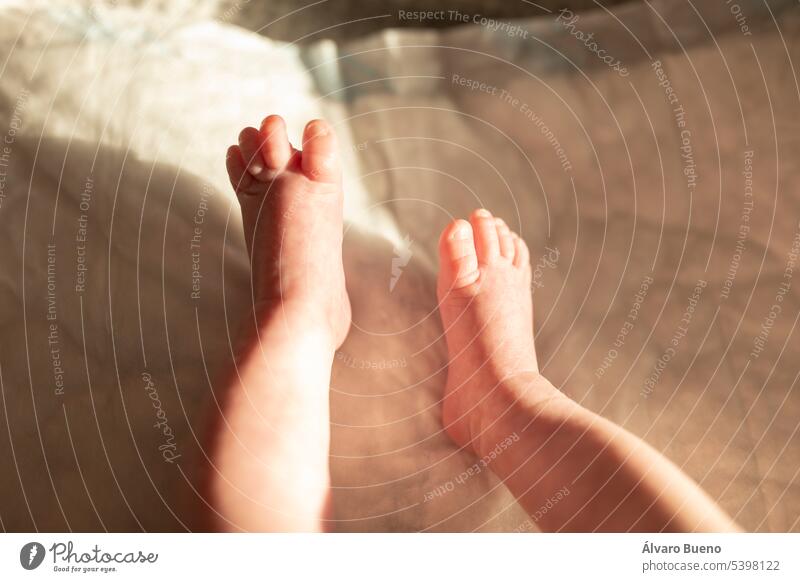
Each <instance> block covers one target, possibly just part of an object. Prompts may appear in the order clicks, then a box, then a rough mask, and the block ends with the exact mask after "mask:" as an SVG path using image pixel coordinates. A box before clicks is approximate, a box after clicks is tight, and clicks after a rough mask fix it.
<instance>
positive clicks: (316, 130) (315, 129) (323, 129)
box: [308, 121, 328, 137]
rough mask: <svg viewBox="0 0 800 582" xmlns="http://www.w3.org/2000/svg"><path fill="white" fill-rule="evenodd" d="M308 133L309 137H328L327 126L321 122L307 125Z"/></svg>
mask: <svg viewBox="0 0 800 582" xmlns="http://www.w3.org/2000/svg"><path fill="white" fill-rule="evenodd" d="M308 132H309V133H310V134H311V137H321V136H323V135H328V125H327V124H326V123H325V122H323V121H312V122H311V124H310V125H309V128H308Z"/></svg>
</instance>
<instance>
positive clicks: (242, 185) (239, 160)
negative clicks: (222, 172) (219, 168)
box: [225, 145, 264, 194]
mask: <svg viewBox="0 0 800 582" xmlns="http://www.w3.org/2000/svg"><path fill="white" fill-rule="evenodd" d="M225 165H226V167H227V169H228V178H229V179H230V181H231V186H233V189H234V190H235V191H236V193H237V194H256V193H257V192H259V191H261V190H263V188H264V186H263V185H262V184H259V183H258V182H257V181H256V180H255V178H253V176H251V175H250V173H249V172H248V171H247V167H246V164H245V161H244V156H243V155H242V151H241V150H240V149H239V146H235V145H234V146H231V147H229V148H228V153H227V154H226V156H225Z"/></svg>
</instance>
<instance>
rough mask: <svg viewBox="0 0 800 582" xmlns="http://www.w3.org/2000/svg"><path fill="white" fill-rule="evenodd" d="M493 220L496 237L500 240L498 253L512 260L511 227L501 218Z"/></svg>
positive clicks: (512, 241) (512, 238)
mask: <svg viewBox="0 0 800 582" xmlns="http://www.w3.org/2000/svg"><path fill="white" fill-rule="evenodd" d="M494 220H495V225H496V226H497V239H498V240H499V241H500V255H501V256H502V257H503V258H504V259H509V260H512V259H513V258H514V237H513V236H512V235H511V229H509V228H508V226H507V225H506V223H505V222H504V221H503V219H502V218H495V219H494Z"/></svg>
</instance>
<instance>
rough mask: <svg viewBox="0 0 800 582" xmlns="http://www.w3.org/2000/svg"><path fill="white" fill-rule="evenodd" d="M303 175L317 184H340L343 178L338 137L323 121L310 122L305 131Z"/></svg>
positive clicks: (302, 155) (302, 156) (302, 157)
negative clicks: (337, 142)
mask: <svg viewBox="0 0 800 582" xmlns="http://www.w3.org/2000/svg"><path fill="white" fill-rule="evenodd" d="M301 159H302V167H303V173H305V174H306V176H308V177H309V178H310V179H312V180H315V181H317V182H338V181H339V180H340V177H341V168H340V167H339V155H338V151H337V144H336V135H335V134H334V133H333V129H332V128H331V126H330V125H329V124H328V123H327V122H326V121H323V120H322V119H315V120H313V121H310V122H309V123H308V124H307V125H306V128H305V130H304V131H303V152H302V154H301Z"/></svg>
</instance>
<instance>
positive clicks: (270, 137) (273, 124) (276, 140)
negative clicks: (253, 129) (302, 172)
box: [259, 115, 294, 171]
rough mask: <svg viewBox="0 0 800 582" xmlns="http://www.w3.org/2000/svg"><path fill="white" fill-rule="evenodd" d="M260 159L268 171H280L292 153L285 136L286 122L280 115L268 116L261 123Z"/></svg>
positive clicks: (287, 138)
mask: <svg viewBox="0 0 800 582" xmlns="http://www.w3.org/2000/svg"><path fill="white" fill-rule="evenodd" d="M259 134H260V137H261V158H262V159H263V160H264V164H265V165H266V167H267V169H268V170H273V171H276V170H282V169H283V168H284V167H285V166H286V164H288V163H289V160H290V159H291V157H292V154H293V153H294V151H293V148H292V144H290V143H289V137H288V136H287V135H286V122H285V121H284V120H283V118H282V117H281V116H280V115H270V116H268V117H266V118H265V119H264V121H262V122H261V129H260V130H259Z"/></svg>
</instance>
